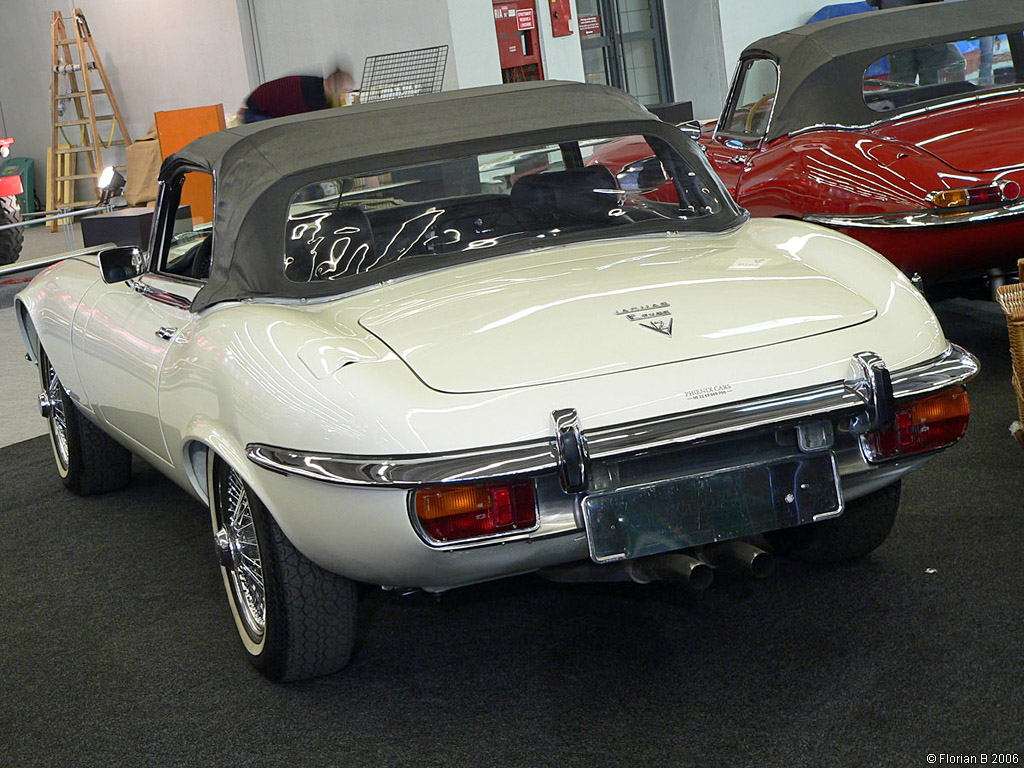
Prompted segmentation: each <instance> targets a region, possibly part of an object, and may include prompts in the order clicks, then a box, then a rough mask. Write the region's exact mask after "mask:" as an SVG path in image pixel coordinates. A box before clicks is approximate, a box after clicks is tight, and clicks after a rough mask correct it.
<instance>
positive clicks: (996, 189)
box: [928, 181, 1020, 208]
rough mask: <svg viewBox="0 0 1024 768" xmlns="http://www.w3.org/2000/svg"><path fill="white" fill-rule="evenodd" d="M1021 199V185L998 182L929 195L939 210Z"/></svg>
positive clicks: (1011, 182)
mask: <svg viewBox="0 0 1024 768" xmlns="http://www.w3.org/2000/svg"><path fill="white" fill-rule="evenodd" d="M1018 197H1020V184H1018V183H1017V182H1015V181H998V182H996V183H995V184H989V185H987V186H984V187H964V188H962V189H939V190H936V191H935V192H929V193H928V201H929V202H930V203H932V204H933V205H937V206H938V207H939V208H961V207H964V206H968V205H985V204H990V205H991V204H993V203H1005V202H1008V201H1010V200H1016V199H1017V198H1018Z"/></svg>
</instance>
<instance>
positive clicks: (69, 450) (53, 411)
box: [39, 347, 132, 496]
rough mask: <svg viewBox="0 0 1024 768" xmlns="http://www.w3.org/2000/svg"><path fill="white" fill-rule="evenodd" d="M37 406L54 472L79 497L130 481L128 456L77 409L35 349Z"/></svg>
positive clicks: (121, 447) (52, 371) (48, 362)
mask: <svg viewBox="0 0 1024 768" xmlns="http://www.w3.org/2000/svg"><path fill="white" fill-rule="evenodd" d="M39 376H40V382H41V384H42V388H43V392H42V394H41V395H40V404H41V406H42V408H43V411H44V413H43V415H44V416H45V417H46V420H47V423H48V426H49V430H48V431H49V433H50V445H51V446H52V447H53V458H54V461H55V462H56V465H57V473H58V474H59V475H60V478H61V480H62V481H63V482H64V485H65V486H67V488H68V490H70V491H71V492H72V493H75V494H78V495H79V496H91V495H92V494H96V493H108V492H110V491H117V490H120V489H121V488H124V487H125V486H126V485H128V483H129V482H130V481H131V475H132V454H131V451H129V450H128V449H127V448H125V447H124V446H123V445H121V444H120V443H118V442H117V441H116V440H114V439H113V438H111V437H110V436H108V435H107V434H106V433H105V432H104V431H103V430H102V429H100V428H99V427H97V426H96V425H95V424H93V423H92V422H91V421H89V420H88V419H87V418H85V416H83V415H82V412H81V411H79V410H78V408H77V406H75V404H74V402H73V401H72V400H71V396H70V395H69V394H68V392H67V390H66V389H64V385H63V384H61V383H60V379H59V378H57V372H56V371H54V370H53V366H52V365H50V359H49V358H48V357H47V356H46V351H45V350H44V349H43V348H42V347H40V348H39Z"/></svg>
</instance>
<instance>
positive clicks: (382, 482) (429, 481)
mask: <svg viewBox="0 0 1024 768" xmlns="http://www.w3.org/2000/svg"><path fill="white" fill-rule="evenodd" d="M978 370H979V365H978V361H977V360H976V359H975V358H974V356H973V355H971V354H970V353H969V352H967V351H965V350H964V349H961V348H960V347H958V346H956V345H955V344H950V345H948V346H947V347H946V350H945V352H943V354H941V355H939V356H938V357H936V358H934V359H932V360H928V361H926V362H924V363H920V364H918V365H915V366H911V367H910V368H906V369H904V370H902V371H896V372H893V373H891V378H892V388H893V396H894V398H895V400H896V401H897V402H898V401H900V400H903V399H907V398H914V397H921V396H923V395H927V394H930V393H932V392H936V391H938V390H940V389H945V388H946V387H951V386H954V385H956V384H962V383H964V382H966V381H967V380H969V379H971V378H972V377H974V376H975V375H976V374H977V373H978ZM864 406H865V401H864V398H863V397H862V396H861V395H859V394H858V393H856V392H854V391H853V390H851V389H850V388H848V387H847V386H846V385H845V384H844V382H833V383H830V384H825V385H820V386H814V387H807V388H805V389H800V390H795V391H792V392H785V393H782V394H778V395H772V396H770V397H765V398H758V399H754V400H746V401H744V402H740V403H730V404H728V405H723V406H719V407H717V408H708V409H705V410H701V411H697V412H690V413H682V414H674V415H671V416H664V417H662V418H659V419H655V420H653V421H645V422H638V423H633V424H625V425H616V426H613V427H604V428H600V429H594V430H585V431H584V432H583V439H584V440H585V441H586V445H587V448H588V451H589V454H590V457H591V458H592V459H603V458H608V457H613V456H617V455H620V454H625V453H639V452H641V451H649V450H654V449H657V448H662V447H666V446H670V445H681V444H684V443H691V442H695V441H697V440H703V439H706V438H710V437H718V436H721V435H727V434H732V433H736V432H741V431H746V430H752V429H758V428H764V427H778V426H784V425H789V424H794V425H795V424H796V423H798V422H800V421H802V420H805V419H809V418H819V419H820V418H822V417H824V416H829V417H831V418H842V417H846V416H854V415H856V414H858V413H860V412H861V411H863V409H864ZM246 455H247V456H248V457H249V459H250V461H252V462H253V463H255V464H258V465H259V466H261V467H264V468H266V469H269V470H272V471H274V472H280V473H283V474H292V475H298V476H300V477H306V478H310V479H313V480H321V481H324V482H329V483H338V484H341V485H354V486H364V487H365V486H383V487H388V488H414V487H417V486H420V485H443V484H446V483H465V482H483V481H489V480H496V479H499V478H510V477H516V476H522V475H537V474H542V473H546V472H554V471H555V470H556V469H557V468H558V452H557V447H556V444H555V441H554V440H553V439H547V440H535V441H530V442H527V443H519V444H517V445H508V446H492V447H490V448H482V449H471V450H467V451H456V452H453V453H448V454H412V455H405V456H398V457H392V456H355V455H346V454H328V453H309V452H303V451H296V450H290V449H287V448H279V447H274V446H269V445H263V444H260V443H250V444H249V445H248V446H247V447H246Z"/></svg>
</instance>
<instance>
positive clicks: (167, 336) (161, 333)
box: [154, 325, 178, 341]
mask: <svg viewBox="0 0 1024 768" xmlns="http://www.w3.org/2000/svg"><path fill="white" fill-rule="evenodd" d="M177 332H178V329H177V328H171V327H170V326H167V325H165V326H163V327H162V328H160V329H159V330H157V331H154V333H155V334H156V335H157V337H158V338H161V339H163V340H164V341H170V340H171V339H173V338H174V334H176V333H177Z"/></svg>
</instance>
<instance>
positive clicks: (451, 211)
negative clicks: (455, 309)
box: [282, 136, 724, 283]
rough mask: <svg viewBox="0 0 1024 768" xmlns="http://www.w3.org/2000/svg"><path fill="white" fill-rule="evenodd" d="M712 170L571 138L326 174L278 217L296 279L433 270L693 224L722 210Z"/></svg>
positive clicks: (637, 140)
mask: <svg viewBox="0 0 1024 768" xmlns="http://www.w3.org/2000/svg"><path fill="white" fill-rule="evenodd" d="M722 195H724V193H722V192H721V190H720V187H719V186H718V184H717V181H716V180H714V177H713V175H712V174H711V172H710V171H709V170H708V169H707V168H706V167H704V166H701V165H699V164H697V165H691V164H690V162H688V161H687V159H686V158H684V157H683V156H682V155H681V154H679V152H677V151H676V150H675V149H674V148H672V147H671V146H669V145H668V144H667V143H666V142H664V141H662V140H659V139H658V138H656V137H651V138H647V137H644V136H625V137H619V138H614V139H601V140H586V141H571V142H563V143H558V144H549V145H539V146H531V147H524V148H519V149H513V150H509V151H503V152H492V153H486V154H478V155H467V156H462V157H458V158H453V159H450V160H445V161H442V162H432V163H426V164H421V165H413V166H404V167H397V168H388V169H383V170H380V171H378V172H374V173H367V174H362V175H358V176H350V177H344V178H328V179H323V180H321V181H318V182H315V183H313V184H308V185H306V186H304V187H302V188H301V189H299V190H298V191H297V192H296V193H295V194H294V195H293V197H292V199H291V203H290V205H289V210H288V218H287V221H286V222H285V226H286V234H285V253H284V254H283V255H282V266H283V269H284V273H285V275H286V277H287V278H288V279H289V280H290V281H292V282H297V283H310V282H320V281H328V280H343V279H346V278H351V277H355V276H359V275H366V274H369V273H378V274H379V276H380V277H381V279H386V278H387V277H389V276H390V273H396V272H398V271H400V270H399V268H400V267H401V268H406V267H409V266H413V267H414V268H415V269H416V270H417V271H418V270H420V269H432V268H435V267H436V268H440V267H443V266H446V265H447V264H449V263H452V261H453V260H454V259H455V258H456V257H457V256H458V257H459V258H460V259H462V260H464V258H465V257H466V255H467V254H470V253H475V254H477V255H478V256H479V257H481V258H485V257H487V256H488V255H490V254H495V255H497V254H500V253H507V252H509V251H510V250H522V249H526V248H536V247H541V246H545V245H549V244H557V243H559V242H567V241H572V240H578V239H586V238H591V237H602V236H610V235H620V234H631V233H635V232H644V231H657V230H664V229H683V228H700V226H701V222H702V221H703V220H705V219H707V218H709V217H711V216H713V215H714V214H715V213H717V212H719V211H720V210H721V209H722V197H721V196H722Z"/></svg>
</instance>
